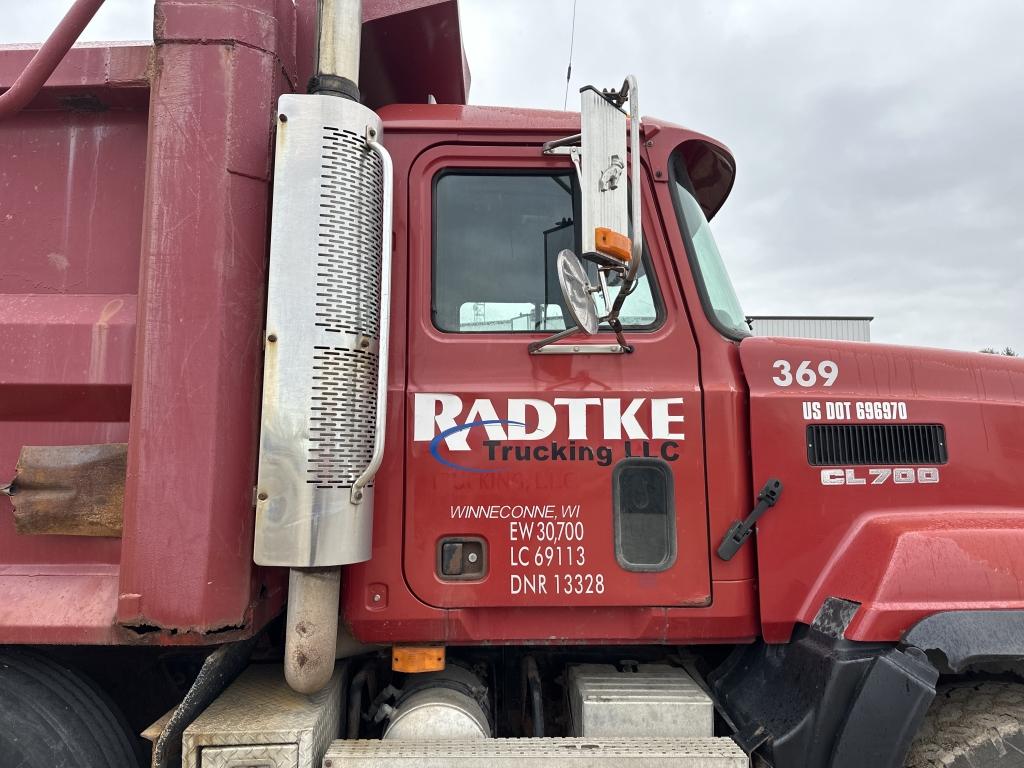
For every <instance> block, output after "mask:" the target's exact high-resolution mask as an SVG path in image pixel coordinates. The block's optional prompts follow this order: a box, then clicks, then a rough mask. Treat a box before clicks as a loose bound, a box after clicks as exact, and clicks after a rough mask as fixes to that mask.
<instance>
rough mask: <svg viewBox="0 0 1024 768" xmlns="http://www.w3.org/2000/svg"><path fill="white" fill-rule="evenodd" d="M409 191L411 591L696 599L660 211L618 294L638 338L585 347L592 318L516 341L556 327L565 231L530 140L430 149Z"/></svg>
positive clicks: (686, 454)
mask: <svg viewBox="0 0 1024 768" xmlns="http://www.w3.org/2000/svg"><path fill="white" fill-rule="evenodd" d="M644 192H645V196H646V197H648V199H649V196H648V194H647V193H649V192H650V189H649V185H648V183H647V180H645V189H644ZM409 197H410V209H409V237H410V242H409V255H410V268H409V276H410V277H409V279H410V288H409V291H410V293H409V313H410V314H409V336H408V340H409V342H408V369H407V370H408V382H407V408H406V414H407V423H406V459H407V463H406V467H407V474H406V479H405V481H406V489H405V490H406V493H405V510H406V512H405V515H406V516H405V530H404V537H405V538H404V541H405V551H404V568H405V576H406V579H407V581H408V583H409V585H410V587H411V589H412V590H413V592H414V593H415V594H416V595H417V596H418V597H419V598H420V599H421V600H423V601H424V602H426V603H428V604H430V605H433V606H437V607H449V608H455V607H460V608H461V607H482V606H525V605H529V606H538V605H551V606H557V605H573V606H576V605H589V606H601V605H605V606H631V605H637V606H652V605H653V606H659V605H664V606H680V605H705V604H707V603H709V602H710V600H711V587H710V574H709V562H708V533H707V510H706V501H705V481H704V455H703V434H702V429H703V425H702V418H701V392H700V387H699V380H698V367H697V349H696V343H695V341H694V337H693V334H692V331H691V328H690V325H689V322H688V320H687V316H686V314H685V310H684V308H683V305H682V300H681V297H680V295H679V288H678V284H677V282H676V279H675V277H674V273H673V271H672V268H671V263H670V261H669V259H668V258H667V257H666V251H665V248H664V246H663V244H662V242H661V241H660V240H659V239H658V236H652V235H653V234H654V233H655V230H656V228H655V225H654V222H655V221H656V218H657V217H656V216H655V215H649V216H645V232H647V233H648V245H647V250H648V257H647V260H646V265H645V275H646V277H645V278H644V279H642V280H641V282H640V284H639V287H638V288H637V289H636V290H635V291H634V293H633V295H631V296H630V297H629V299H628V300H627V303H626V304H625V306H624V311H623V324H624V325H626V326H627V327H629V328H630V330H627V338H628V340H629V341H630V342H631V343H632V344H633V345H635V352H633V353H632V354H608V353H600V352H598V351H596V347H595V348H591V347H588V346H587V345H602V347H603V348H605V349H607V348H608V347H609V346H611V345H613V344H614V341H615V339H614V335H613V334H611V333H610V332H607V331H605V332H602V333H599V334H598V335H596V336H593V337H590V338H586V337H583V336H576V337H573V339H572V340H571V342H572V343H570V344H569V346H568V350H572V349H573V347H576V348H577V351H575V352H573V351H569V353H567V354H566V353H563V354H542V355H530V354H529V352H528V350H527V345H528V344H529V343H530V342H531V341H535V340H537V339H540V338H543V337H545V336H547V335H550V334H552V333H554V332H557V331H559V330H562V329H564V328H565V327H566V326H565V323H566V319H567V317H568V314H567V312H566V309H565V307H564V305H563V304H562V298H561V293H560V290H559V287H558V281H557V277H556V276H555V272H554V261H555V257H556V256H557V254H558V252H559V251H560V250H561V249H562V248H565V247H570V248H572V247H574V242H578V232H576V225H575V222H576V221H578V215H577V214H578V210H579V200H578V197H579V195H578V190H577V187H576V179H575V176H574V172H573V171H572V169H571V167H570V166H569V164H568V163H567V162H565V160H564V159H555V158H546V157H543V156H542V155H541V154H540V151H539V147H521V146H518V147H508V146H507V147H499V146H486V147H484V146H467V145H458V146H454V145H453V146H441V147H434V148H432V149H430V150H428V151H426V152H425V153H423V154H422V155H420V157H419V158H418V159H417V161H416V162H415V163H414V164H413V167H412V169H411V171H410V180H409ZM645 210H647V211H651V210H652V206H651V205H650V204H649V203H648V204H647V205H646V206H645ZM646 219H649V221H647V220H646ZM598 306H599V307H600V306H601V302H600V300H599V302H598ZM569 322H571V321H569Z"/></svg>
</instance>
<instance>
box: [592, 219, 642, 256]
mask: <svg viewBox="0 0 1024 768" xmlns="http://www.w3.org/2000/svg"><path fill="white" fill-rule="evenodd" d="M594 245H595V247H596V248H597V250H599V251H600V252H601V253H606V254H608V255H609V256H614V257H615V258H617V259H621V260H622V261H629V259H630V257H631V256H632V254H633V242H632V241H631V240H630V239H629V238H628V237H626V236H625V235H623V234H620V233H618V232H616V231H615V230H613V229H608V227H598V228H597V229H595V230H594Z"/></svg>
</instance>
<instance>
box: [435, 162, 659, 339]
mask: <svg viewBox="0 0 1024 768" xmlns="http://www.w3.org/2000/svg"><path fill="white" fill-rule="evenodd" d="M578 199H579V192H578V189H577V186H576V179H575V177H574V176H573V174H572V173H571V172H569V171H566V172H558V173H551V172H544V173H499V172H493V173H492V172H463V171H459V172H443V173H441V174H440V175H439V176H438V177H437V178H436V179H435V182H434V233H433V238H434V240H433V279H432V284H433V287H432V291H433V296H432V301H431V311H432V314H433V321H434V325H435V326H436V327H437V328H438V329H439V330H442V331H449V332H455V333H495V332H504V333H508V332H534V333H535V332H538V331H540V332H553V331H560V330H564V329H565V327H566V323H567V322H571V321H570V320H568V318H569V313H568V311H567V310H566V308H565V305H564V303H563V300H562V292H561V289H560V288H559V285H558V277H557V274H556V272H555V260H556V257H557V256H558V252H559V251H561V250H562V249H563V248H570V249H572V250H573V251H575V252H576V253H579V243H580V239H579V235H578V227H577V226H576V223H575V222H577V221H578V219H579V217H578V208H579V206H578ZM590 269H591V271H592V272H593V268H592V267H591V268H590ZM641 275H642V277H641V279H640V281H639V282H638V284H637V287H636V289H634V291H633V292H632V293H631V294H630V296H629V297H628V298H627V299H626V302H625V304H624V305H623V312H622V315H621V318H622V323H623V325H624V326H627V327H632V328H644V327H650V326H652V325H653V324H655V323H656V321H657V320H658V317H659V312H658V309H657V305H656V302H655V298H654V297H655V296H656V292H654V291H652V287H651V285H650V282H649V281H648V278H647V276H646V274H644V271H643V270H641ZM592 279H593V282H595V283H596V274H592ZM616 291H617V287H614V286H613V287H612V288H611V290H610V292H611V295H612V298H613V299H614V295H615V293H616ZM602 305H603V302H602V301H601V299H598V308H599V311H600V310H601V309H602Z"/></svg>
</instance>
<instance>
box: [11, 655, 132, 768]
mask: <svg viewBox="0 0 1024 768" xmlns="http://www.w3.org/2000/svg"><path fill="white" fill-rule="evenodd" d="M136 766H138V761H137V759H136V756H135V754H134V752H133V750H132V746H131V741H130V740H129V734H128V732H127V731H126V729H125V727H124V725H123V721H122V720H121V719H120V718H119V717H118V715H117V714H116V713H115V711H114V707H113V705H112V704H110V703H108V702H107V701H106V700H105V698H104V697H103V695H102V694H101V693H100V692H99V691H98V690H97V689H96V688H95V687H93V685H92V684H91V683H90V682H89V681H88V680H86V679H85V678H83V677H81V676H80V675H78V674H76V673H75V672H72V671H71V670H70V669H68V668H66V667H64V666H62V665H60V664H58V663H56V662H54V661H52V660H51V659H49V658H47V657H45V656H43V655H41V654H38V653H34V652H32V651H27V650H23V649H15V648H0V768H136Z"/></svg>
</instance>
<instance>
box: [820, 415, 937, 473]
mask: <svg viewBox="0 0 1024 768" xmlns="http://www.w3.org/2000/svg"><path fill="white" fill-rule="evenodd" d="M807 461H808V462H809V463H810V464H811V465H812V466H815V467H832V466H857V465H863V464H872V465H881V466H885V465H887V464H911V465H918V464H923V465H930V464H945V463H946V462H947V461H948V455H947V451H946V428H945V427H944V426H943V425H941V424H813V425H810V426H808V427H807Z"/></svg>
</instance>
